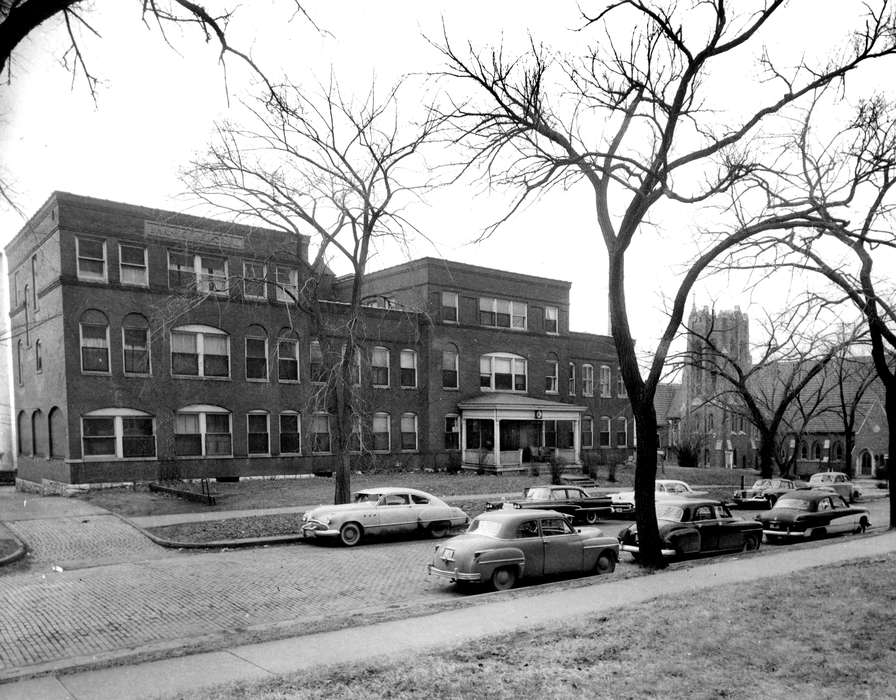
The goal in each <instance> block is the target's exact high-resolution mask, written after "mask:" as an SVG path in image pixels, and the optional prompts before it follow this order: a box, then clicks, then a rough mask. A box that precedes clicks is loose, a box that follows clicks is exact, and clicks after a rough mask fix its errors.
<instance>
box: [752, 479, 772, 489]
mask: <svg viewBox="0 0 896 700" xmlns="http://www.w3.org/2000/svg"><path fill="white" fill-rule="evenodd" d="M771 485H772V482H771V479H757V480H756V481H754V482H753V488H754V489H767V488H769V487H770V486H771Z"/></svg>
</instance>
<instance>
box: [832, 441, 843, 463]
mask: <svg viewBox="0 0 896 700" xmlns="http://www.w3.org/2000/svg"><path fill="white" fill-rule="evenodd" d="M833 454H834V459H835V460H837V461H838V462H842V461H843V443H842V442H840V441H839V440H837V441H836V442H835V443H834V449H833Z"/></svg>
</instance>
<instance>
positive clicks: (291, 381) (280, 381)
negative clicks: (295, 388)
mask: <svg viewBox="0 0 896 700" xmlns="http://www.w3.org/2000/svg"><path fill="white" fill-rule="evenodd" d="M277 383H278V384H301V383H302V382H301V380H299V379H277Z"/></svg>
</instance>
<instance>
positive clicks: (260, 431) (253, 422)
mask: <svg viewBox="0 0 896 700" xmlns="http://www.w3.org/2000/svg"><path fill="white" fill-rule="evenodd" d="M246 445H247V447H246V451H247V453H248V454H249V455H269V454H270V453H271V431H270V424H269V422H268V412H267V411H249V413H248V414H246Z"/></svg>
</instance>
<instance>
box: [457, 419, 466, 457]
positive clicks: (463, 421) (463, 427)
mask: <svg viewBox="0 0 896 700" xmlns="http://www.w3.org/2000/svg"><path fill="white" fill-rule="evenodd" d="M457 420H458V421H460V463H461V465H463V464H466V463H467V419H466V418H464V415H463V413H461V414H460V415H459V416H458V418H457Z"/></svg>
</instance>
